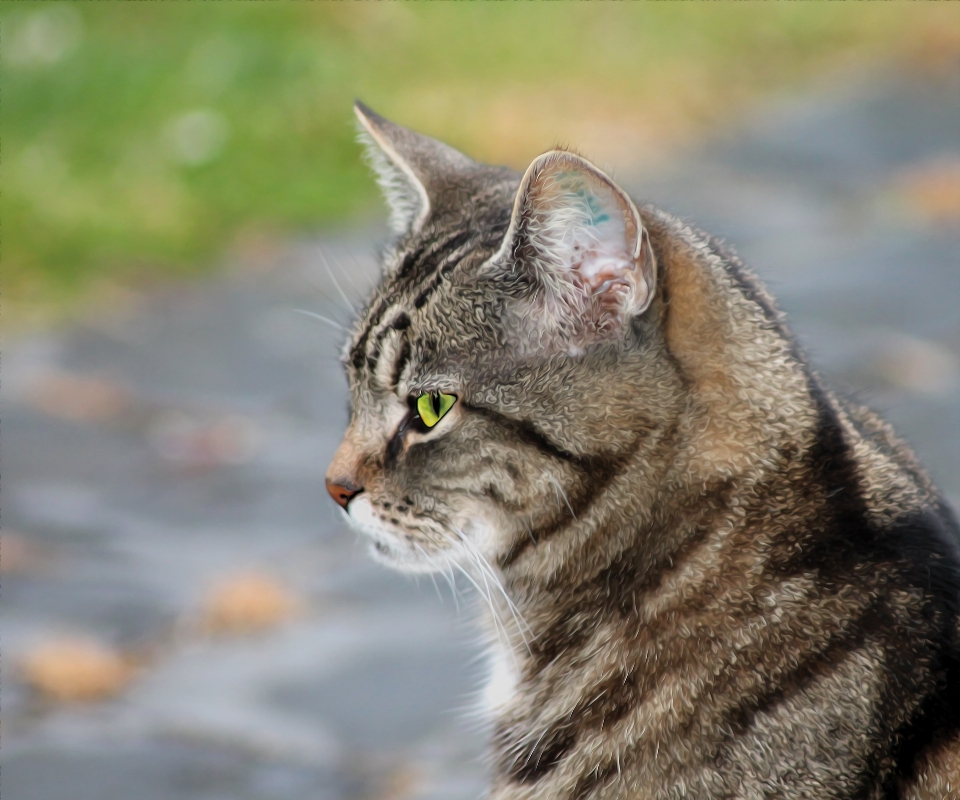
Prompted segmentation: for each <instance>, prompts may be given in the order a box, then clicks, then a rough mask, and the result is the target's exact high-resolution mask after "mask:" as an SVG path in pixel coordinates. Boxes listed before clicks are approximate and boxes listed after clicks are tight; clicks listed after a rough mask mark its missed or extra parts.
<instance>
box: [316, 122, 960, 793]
mask: <svg viewBox="0 0 960 800" xmlns="http://www.w3.org/2000/svg"><path fill="white" fill-rule="evenodd" d="M356 111H357V116H358V118H359V121H360V127H361V136H362V137H363V138H364V139H365V140H366V143H367V147H368V152H369V158H370V160H371V161H372V164H373V166H374V167H375V170H376V172H377V175H378V177H379V181H380V184H381V186H382V188H383V189H384V191H385V193H386V197H387V199H388V202H389V205H390V211H391V225H392V228H393V231H394V233H395V234H396V238H395V241H394V243H393V245H392V246H391V247H390V248H389V250H388V252H387V253H386V256H385V259H384V268H383V275H382V279H381V282H380V286H379V288H378V289H377V290H376V292H375V293H374V294H373V296H372V297H371V298H370V300H369V304H368V306H367V307H366V309H365V311H364V312H363V314H362V316H361V318H360V320H359V321H358V322H357V324H356V327H355V329H354V330H353V333H352V335H351V337H350V339H349V341H348V342H347V346H346V349H345V351H344V357H343V361H344V365H345V368H346V371H347V375H348V379H349V383H350V389H351V396H352V417H351V421H350V425H349V427H348V428H347V431H346V434H345V436H344V439H343V442H342V444H341V445H340V447H339V449H338V450H337V453H336V455H335V457H334V459H333V462H332V463H331V465H330V468H329V470H328V473H327V487H328V489H329V491H330V493H331V494H332V495H333V497H334V499H335V500H336V501H337V502H338V503H339V504H340V506H342V507H343V509H344V510H345V512H346V514H347V516H348V517H349V520H350V522H351V523H352V524H353V525H354V526H355V527H356V528H358V529H359V530H360V531H362V532H363V533H364V534H365V535H366V536H368V537H369V538H370V540H372V544H373V548H372V549H373V552H374V554H375V556H376V557H377V558H378V559H380V560H381V561H383V562H385V563H387V564H389V565H391V566H393V567H395V568H397V569H401V570H405V571H408V572H433V571H444V570H452V569H460V570H462V571H463V572H465V573H466V574H467V575H468V576H470V579H471V580H472V581H473V582H474V583H475V585H476V586H477V587H478V588H479V589H480V591H481V592H482V593H484V594H485V595H486V596H487V599H488V600H489V605H490V612H491V613H490V614H489V620H488V623H489V632H490V640H491V642H492V653H493V655H492V658H491V664H492V667H491V676H490V681H489V686H488V688H487V691H486V695H485V701H486V705H487V707H488V709H489V712H490V717H491V726H492V748H493V750H492V757H493V765H494V766H493V778H492V787H491V795H492V797H494V798H497V800H507V799H508V798H511V799H512V798H518V799H519V798H525V799H527V798H528V799H529V800H534V798H543V799H544V800H546V799H547V798H549V800H588V799H589V800H593V799H594V798H596V800H601V798H624V799H626V798H637V799H638V800H640V799H642V800H666V798H677V799H679V798H698V799H699V798H703V800H707V799H708V798H709V799H715V800H720V798H743V799H744V800H746V799H747V798H750V799H751V800H752V799H753V798H757V799H758V800H759V798H785V799H786V798H789V799H790V800H794V799H795V798H811V799H813V798H816V800H828V799H831V798H836V799H839V798H844V799H845V800H852V799H853V798H862V799H864V800H880V798H884V799H885V800H889V799H890V798H904V799H907V798H910V799H911V800H920V799H921V798H922V799H923V800H946V799H947V798H960V533H958V527H957V523H956V521H955V520H954V518H953V516H952V514H951V512H950V511H949V510H948V508H947V506H946V505H945V503H944V501H943V499H942V498H941V496H940V495H939V494H938V492H937V490H936V488H935V487H934V486H933V485H932V484H931V482H930V480H929V479H928V478H927V476H926V475H925V474H924V472H923V470H922V469H921V468H920V467H919V466H918V464H917V463H916V461H915V459H914V456H913V455H912V454H911V452H910V451H909V450H908V449H907V448H906V447H905V446H904V445H903V444H902V443H901V442H900V441H899V440H898V439H897V438H896V437H895V436H894V434H893V433H892V432H891V430H890V428H889V427H887V425H885V424H884V423H883V422H882V421H880V420H879V419H878V418H877V417H876V416H875V415H874V414H873V413H871V412H870V411H869V410H867V409H865V408H863V407H861V406H859V405H853V404H848V403H846V402H841V401H839V400H838V399H837V398H836V397H835V396H834V395H833V394H831V393H830V392H829V391H828V390H827V389H825V388H824V387H823V386H822V385H821V383H820V381H819V380H818V378H817V376H816V375H815V374H814V373H813V372H812V371H811V369H810V366H809V365H808V363H807V362H806V360H805V359H804V356H803V355H802V354H801V352H800V351H799V349H798V347H797V345H796V343H795V342H794V340H793V339H792V337H791V335H790V333H789V332H788V331H787V329H786V328H785V326H784V323H783V320H782V318H781V316H780V314H779V312H778V311H777V310H776V308H775V306H774V303H773V301H772V300H771V298H770V297H769V295H767V293H766V292H765V291H764V289H763V288H761V287H760V286H759V285H758V284H757V283H756V281H755V280H754V279H753V278H752V277H751V276H750V275H749V274H748V273H747V272H746V270H745V269H744V267H743V266H742V264H741V263H740V262H739V261H738V260H737V259H736V258H735V257H734V256H732V255H731V254H730V253H728V252H726V251H725V250H724V249H723V248H722V247H721V246H720V245H719V244H718V243H717V242H716V241H715V240H714V239H712V238H710V237H709V236H706V235H704V234H702V233H700V232H698V231H696V230H694V229H692V228H690V227H689V226H688V225H686V224H685V223H683V222H681V221H679V220H677V219H675V218H673V217H671V216H669V215H667V214H665V213H663V212H661V211H658V210H657V209H655V208H651V207H643V208H638V207H637V206H636V205H635V204H634V202H633V201H632V200H631V199H630V197H628V196H627V194H626V193H625V192H624V191H623V190H622V189H621V188H620V187H618V186H617V185H616V183H614V182H613V180H611V178H610V177H608V176H607V175H605V174H604V173H603V172H601V171H600V170H599V169H597V168H596V167H595V166H593V165H592V164H590V163H589V162H588V161H586V160H584V159H583V158H581V157H580V156H578V155H576V154H574V153H572V152H569V151H564V150H554V151H551V152H548V153H545V154H544V155H542V156H540V157H539V158H537V159H536V160H535V161H534V162H533V163H532V164H531V165H530V167H529V168H528V169H527V171H526V173H525V174H524V175H522V176H520V175H518V174H516V173H515V172H513V171H511V170H509V169H506V168H502V167H490V166H485V165H483V164H479V163H477V162H475V161H472V160H471V159H469V158H468V157H466V156H464V155H462V154H461V153H459V152H457V151H456V150H454V149H453V148H451V147H449V146H447V145H444V144H442V143H440V142H437V141H435V140H433V139H430V138H427V137H425V136H422V135H419V134H417V133H414V132H412V131H410V130H407V129H405V128H402V127H400V126H397V125H395V124H393V123H391V122H388V121H387V120H385V119H383V118H382V117H380V116H378V115H377V114H375V113H374V112H372V111H371V110H370V109H368V108H366V107H365V106H363V105H362V104H359V103H358V104H357V106H356Z"/></svg>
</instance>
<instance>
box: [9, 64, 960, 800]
mask: <svg viewBox="0 0 960 800" xmlns="http://www.w3.org/2000/svg"><path fill="white" fill-rule="evenodd" d="M958 86H960V84H958V83H957V82H956V81H955V80H953V81H951V80H947V79H938V80H936V81H934V80H920V79H918V78H914V79H908V78H897V77H896V76H893V75H884V76H881V78H880V79H878V78H877V77H876V76H874V77H873V78H872V79H869V80H863V81H852V82H851V83H849V84H844V85H842V86H839V87H835V88H821V89H819V90H817V91H815V92H812V93H811V94H809V95H805V96H803V97H799V98H795V99H792V100H783V101H781V102H779V103H778V104H777V105H775V106H772V107H767V108H766V109H763V110H762V111H761V112H760V113H759V114H757V115H755V116H754V117H752V118H750V119H749V120H747V121H745V123H744V126H743V127H741V128H739V129H737V130H735V131H733V132H731V133H729V134H727V135H725V136H724V137H722V138H720V139H717V140H715V141H713V142H711V143H709V144H708V145H706V146H704V147H703V148H701V149H698V150H696V151H691V152H690V153H687V154H686V155H685V156H683V157H682V158H679V159H677V160H676V161H675V162H674V163H672V164H670V165H667V166H665V167H663V168H660V169H658V170H656V171H653V170H646V171H645V172H643V173H639V174H621V175H619V177H620V179H621V180H622V181H623V182H624V183H625V184H626V185H627V186H628V187H629V188H631V189H632V190H633V192H634V194H635V196H637V197H640V198H643V199H645V200H650V201H652V202H654V203H656V204H658V205H660V206H662V207H664V208H666V209H668V210H670V211H673V212H675V213H678V214H680V215H681V216H683V217H685V218H688V219H690V220H691V221H693V222H695V224H696V225H697V226H698V227H700V228H702V229H704V230H708V231H710V232H712V233H715V234H717V235H719V236H721V237H723V238H724V239H725V240H726V241H727V242H728V243H729V244H730V245H731V246H733V247H734V248H735V249H736V251H737V252H738V253H740V254H741V255H742V256H743V258H744V259H745V260H746V261H747V263H748V264H750V265H751V266H752V267H753V268H754V269H755V271H757V272H758V273H759V274H760V275H761V277H762V278H763V279H765V281H766V282H767V284H768V285H769V286H770V288H771V289H772V291H773V293H774V294H775V295H776V296H777V297H778V299H779V301H780V303H781V305H782V307H783V308H784V309H785V310H786V311H787V312H788V314H789V315H790V321H791V324H792V326H793V328H794V330H795V331H796V332H797V334H798V336H799V338H800V340H801V342H802V343H803V345H804V346H805V348H806V349H807V351H808V352H809V353H810V354H811V357H812V359H813V361H814V362H815V364H817V365H818V366H819V368H820V369H821V370H822V372H823V373H824V374H825V375H826V376H827V377H828V379H830V380H831V381H833V382H834V383H835V384H839V385H840V386H842V387H843V388H844V389H846V390H848V391H851V392H854V393H855V394H857V395H858V396H860V397H862V398H863V399H865V400H867V401H868V402H870V403H871V404H872V405H873V406H874V407H877V408H879V409H880V410H881V411H883V412H884V413H885V414H886V416H887V417H888V418H889V419H890V420H891V421H892V422H893V423H894V424H895V425H896V427H897V428H898V430H899V431H900V432H901V434H902V435H904V436H905V437H906V438H907V439H908V440H909V441H910V442H912V444H913V445H914V446H915V448H916V449H917V450H918V452H919V453H920V455H921V458H922V459H923V461H924V463H925V464H926V465H927V467H928V468H929V469H930V471H931V472H932V473H933V475H934V477H935V478H936V480H937V481H938V482H939V483H940V485H941V487H942V488H943V489H944V490H945V492H946V493H947V495H948V497H949V498H950V500H951V502H952V503H953V504H954V506H957V504H958V501H960V303H958V301H960V213H958V212H957V207H956V204H957V198H956V195H957V192H958V189H957V188H956V186H953V180H952V178H956V177H957V176H958V175H960V166H958V165H960V140H958V136H957V131H960V90H958ZM944 176H946V177H944ZM951 176H952V178H951ZM951 186H953V189H952V191H953V194H951ZM376 238H377V234H376V233H374V234H370V233H365V234H338V235H335V236H334V235H331V236H321V237H318V238H317V240H315V241H305V242H300V243H296V244H294V245H292V246H290V247H289V248H288V249H285V250H284V251H283V252H282V253H275V254H273V255H269V254H268V255H263V254H261V255H259V256H257V257H239V258H238V264H236V265H231V266H233V268H231V269H229V270H226V271H225V272H224V273H222V274H221V275H220V276H219V277H215V278H211V279H208V280H206V281H202V282H198V283H192V284H189V285H183V286H179V287H175V288H167V289H164V290H162V291H158V292H157V293H156V294H153V295H150V296H147V297H143V298H140V299H139V300H137V301H136V302H132V301H128V302H124V303H121V304H118V308H117V309H116V310H110V311H107V312H105V313H104V314H103V315H102V316H101V317H100V318H99V319H96V320H92V321H90V322H88V323H85V324H82V325H75V326H72V327H70V328H68V329H65V330H61V331H58V332H54V333H50V334H47V335H43V336H36V337H33V338H31V339H29V340H21V341H18V342H16V343H15V344H13V345H11V346H9V347H8V348H7V349H6V351H5V352H4V354H3V427H2V445H3V450H2V458H3V463H2V468H3V484H2V504H3V506H2V507H3V537H4V538H3V570H4V574H3V579H2V601H3V610H2V626H3V642H2V644H3V663H2V667H3V674H2V677H3V682H2V696H0V700H2V703H0V712H2V724H3V768H2V789H3V792H4V797H5V800H54V799H55V798H67V797H70V798H72V800H87V798H89V799H90V800H134V799H135V800H153V799H154V798H156V799H157V800H161V798H182V799H183V800H215V799H216V800H219V799H220V798H244V799H246V798H250V800H261V799H262V800H268V799H269V800H288V799H290V800H292V798H303V797H314V798H321V799H325V798H330V799H331V800H340V799H341V798H344V799H345V800H347V799H350V800H352V799H353V798H364V800H367V799H368V798H407V797H409V798H444V800H460V798H463V800H468V799H469V798H475V797H479V796H481V795H482V794H483V786H484V772H485V770H484V767H483V764H482V761H481V758H480V756H481V754H482V751H483V738H484V737H483V733H482V731H481V730H480V729H479V727H478V726H477V725H476V724H475V723H474V722H471V721H470V720H469V718H468V714H465V711H466V710H469V707H470V704H471V702H472V697H473V694H474V693H475V692H476V690H477V689H478V688H479V686H480V682H481V680H482V676H483V672H484V666H483V661H482V651H481V649H480V647H479V644H478V642H477V636H476V629H475V626H474V625H473V624H472V622H471V618H472V613H471V607H472V600H471V599H470V596H469V592H464V597H463V598H462V599H460V600H459V602H458V601H455V599H454V598H453V597H452V595H451V592H450V590H449V589H448V588H446V587H445V586H443V585H442V584H441V586H440V587H439V588H435V586H434V584H433V583H432V582H431V581H430V580H429V579H421V580H420V582H419V584H417V583H415V582H413V581H411V580H409V579H407V578H404V577H402V576H398V575H395V574H393V573H391V572H389V571H386V570H385V569H383V568H381V567H379V566H377V565H375V564H374V563H372V562H371V561H370V560H369V559H368V558H367V556H366V554H365V552H364V546H363V545H362V544H361V543H358V542H356V541H355V540H354V538H353V536H352V535H351V534H350V533H349V532H348V531H347V530H345V528H344V526H343V525H342V524H341V522H340V521H339V519H338V517H337V513H335V512H336V511H337V510H336V508H335V507H334V506H333V503H332V502H331V501H330V500H329V498H328V497H327V495H326V491H325V490H324V487H323V474H324V470H325V468H326V464H327V462H328V460H329V457H330V456H331V454H332V452H333V450H334V448H335V447H336V445H337V443H338V441H339V438H340V435H341V433H342V430H343V428H344V425H345V422H346V391H345V384H344V380H343V377H342V376H341V373H340V370H339V368H338V366H337V363H336V356H337V351H338V347H339V343H340V339H341V336H342V334H341V333H340V332H339V331H337V330H336V329H334V328H332V327H330V326H327V325H326V323H324V322H322V321H320V320H317V319H315V318H312V317H310V316H308V315H306V314H301V313H297V310H306V311H309V312H312V313H315V314H321V315H323V316H326V317H329V318H332V319H334V320H337V321H339V322H341V323H345V322H346V321H347V320H348V318H349V313H348V311H347V308H346V300H345V299H344V297H343V296H342V295H346V296H347V299H349V300H351V301H353V302H356V301H357V300H358V298H359V297H360V296H361V295H362V294H363V292H364V290H365V287H367V286H369V284H370V281H371V280H372V276H373V275H374V273H375V262H374V257H373V256H374V253H375V240H376ZM239 262H244V263H239ZM337 283H339V288H338V286H337V285H336V284H337ZM341 290H342V291H341ZM251 576H255V577H253V578H251ZM258 580H259V581H260V583H257V581H258ZM231 582H232V583H231ZM264 582H266V584H267V588H266V589H264V588H263V586H262V584H263V583H264ZM238 585H239V586H240V588H239V589H237V586H238ZM251 585H252V586H253V588H252V589H251V588H250V587H251ZM224 586H233V588H234V590H235V591H234V593H233V594H232V595H231V594H230V592H229V591H228V590H225V589H224V588H223V587H224ZM217 587H220V589H218V588H217ZM257 587H259V588H257ZM271 587H272V588H271ZM218 591H219V592H220V595H217V592H218ZM271 591H273V594H271ZM244 592H246V594H244ZM225 593H226V594H225ZM238 593H239V594H238ZM218 597H219V599H217V598H218ZM224 597H227V599H226V600H224ZM238 597H239V599H237V598H238ZM251 597H252V598H253V599H250V598H251ZM211 598H213V599H211ZM230 598H233V599H230ZM221 601H222V602H221ZM218 602H221V606H222V605H223V603H225V604H226V605H225V606H223V608H227V610H226V611H224V610H223V608H222V607H221V606H218V605H217V603H218ZM231 603H233V605H232V606H231V605H230V604H231ZM214 607H215V609H219V610H211V608H214ZM231 608H232V609H233V610H232V611H231V610H230V609H231ZM264 609H266V610H264ZM224 614H225V615H226V616H224ZM230 614H234V615H235V617H230ZM258 614H260V615H261V616H260V617H258V616H257V615H258ZM218 615H219V616H218ZM224 620H227V621H226V622H224ZM230 620H233V621H232V622H231V621H230ZM251 620H252V621H251ZM258 620H259V622H258ZM78 638H79V639H82V640H87V641H91V642H94V643H97V645H98V646H99V647H101V648H102V650H103V652H104V653H107V654H114V655H113V657H114V658H119V659H120V660H121V662H122V663H121V665H120V666H119V667H118V668H117V672H116V675H117V677H116V679H115V681H114V684H112V685H109V681H107V684H108V685H105V686H103V687H101V688H100V689H90V690H89V692H88V694H90V695H91V696H92V695H97V696H98V697H99V699H96V700H87V701H86V702H57V701H55V700H52V699H50V697H51V693H50V690H49V686H51V685H53V686H56V685H58V684H57V681H60V684H63V683H64V682H66V684H67V688H66V689H63V691H65V692H68V693H69V691H70V689H69V684H70V681H71V680H72V681H74V683H76V682H77V681H79V682H80V683H81V684H82V682H83V680H88V679H87V678H84V676H83V675H80V676H79V677H78V676H77V675H72V676H71V673H70V669H71V667H70V665H69V664H68V666H67V668H66V670H65V672H64V670H61V672H56V665H54V666H53V667H51V666H50V664H46V666H44V665H43V664H41V663H40V660H39V659H40V657H39V656H37V655H36V654H37V653H38V652H40V651H42V650H43V648H44V647H47V646H48V645H49V643H50V642H57V641H61V642H64V641H71V640H77V639H78ZM47 657H48V661H49V660H50V659H52V660H53V661H56V658H57V656H56V654H54V655H50V652H47ZM31 658H32V659H33V660H32V661H31ZM60 658H61V659H63V658H64V656H63V655H62V653H61V655H60ZM66 660H67V661H70V660H71V659H70V658H69V657H67V658H66ZM31 665H32V666H31ZM38 665H39V666H38ZM74 667H75V665H74ZM44 669H46V672H44ZM51 669H52V670H53V672H51V671H50V670H51ZM38 675H39V676H40V677H37V676H38ZM44 675H46V676H47V677H46V678H44V677H43V676H44ZM50 675H53V677H49V676H50ZM64 675H66V677H64ZM31 680H32V681H33V683H34V685H35V687H36V686H40V687H41V688H42V687H44V686H46V687H48V688H47V693H46V695H44V694H43V693H42V692H38V691H37V690H36V688H31V687H30V685H29V683H30V681H31ZM44 681H46V683H44ZM75 691H81V690H75ZM81 693H82V692H81Z"/></svg>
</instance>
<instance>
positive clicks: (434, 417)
mask: <svg viewBox="0 0 960 800" xmlns="http://www.w3.org/2000/svg"><path fill="white" fill-rule="evenodd" d="M456 402H457V397H456V395H453V394H444V393H443V392H428V393H426V394H422V395H420V396H419V397H418V398H417V399H416V409H417V414H418V415H419V417H420V421H421V422H422V423H423V424H424V425H426V426H427V427H428V428H432V427H433V426H434V425H436V424H437V423H438V422H439V421H440V420H441V418H443V417H444V416H445V415H446V413H447V412H448V411H449V410H450V409H451V408H453V406H454V404H455V403H456Z"/></svg>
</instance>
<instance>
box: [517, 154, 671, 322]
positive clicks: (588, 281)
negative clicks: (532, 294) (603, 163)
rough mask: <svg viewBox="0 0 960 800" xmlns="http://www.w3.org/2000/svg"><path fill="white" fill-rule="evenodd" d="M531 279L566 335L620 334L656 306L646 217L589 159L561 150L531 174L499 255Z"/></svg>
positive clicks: (533, 167)
mask: <svg viewBox="0 0 960 800" xmlns="http://www.w3.org/2000/svg"><path fill="white" fill-rule="evenodd" d="M498 258H499V259H500V260H501V261H502V260H504V259H506V260H512V261H513V263H514V264H515V267H516V268H519V269H522V270H524V271H526V272H528V273H533V275H534V277H535V280H536V282H537V284H538V285H540V286H541V287H542V291H543V292H544V294H545V296H546V298H547V300H548V302H549V304H550V306H551V307H552V308H553V309H555V310H556V312H557V313H558V314H563V315H567V316H568V317H569V315H573V316H574V317H576V319H566V320H563V319H561V320H558V321H559V322H560V323H561V324H562V325H563V327H567V328H569V327H570V326H571V325H573V327H585V328H588V329H592V330H594V331H596V332H598V333H599V332H601V331H608V330H611V329H612V328H620V327H621V326H622V324H623V323H625V322H626V321H627V320H629V319H630V318H632V317H635V316H637V315H639V314H642V313H643V312H644V311H646V309H647V307H648V306H649V305H650V302H651V300H652V299H653V295H654V289H655V284H656V262H655V259H654V254H653V250H652V249H651V247H650V243H649V240H648V238H647V233H646V231H645V230H644V228H643V223H642V221H641V219H640V213H639V212H638V211H637V207H636V206H635V205H634V203H633V201H632V200H631V199H630V197H629V196H628V195H627V193H626V192H624V191H623V189H621V188H620V187H619V186H617V184H616V183H614V182H613V180H612V179H611V178H610V177H609V176H608V175H606V174H605V173H603V172H602V171H601V170H599V169H597V167H595V166H594V165H593V164H591V163H590V162H589V161H587V160H586V159H584V158H581V157H580V156H578V155H575V154H573V153H569V152H565V151H560V150H555V151H552V152H549V153H545V154H544V155H542V156H540V157H539V158H537V159H536V160H535V161H534V162H533V163H532V164H531V165H530V167H529V168H528V169H527V171H526V173H525V174H524V176H523V180H522V181H521V183H520V189H519V191H518V192H517V196H516V200H515V201H514V209H513V218H512V220H511V223H510V229H509V231H508V233H507V236H506V239H505V241H504V245H503V248H501V252H500V253H499V254H498Z"/></svg>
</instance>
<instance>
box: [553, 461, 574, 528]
mask: <svg viewBox="0 0 960 800" xmlns="http://www.w3.org/2000/svg"><path fill="white" fill-rule="evenodd" d="M547 478H548V480H549V481H550V483H552V484H553V488H554V489H556V490H557V493H558V494H559V495H560V497H562V498H563V502H564V503H566V504H567V508H568V509H569V511H570V516H571V517H573V518H574V519H576V518H577V515H576V512H575V511H574V510H573V506H572V505H570V500H569V499H568V498H567V493H566V492H565V491H564V490H563V487H562V486H561V485H560V481H558V480H557V479H556V478H555V477H553V475H551V474H550V473H549V472H548V473H547Z"/></svg>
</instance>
